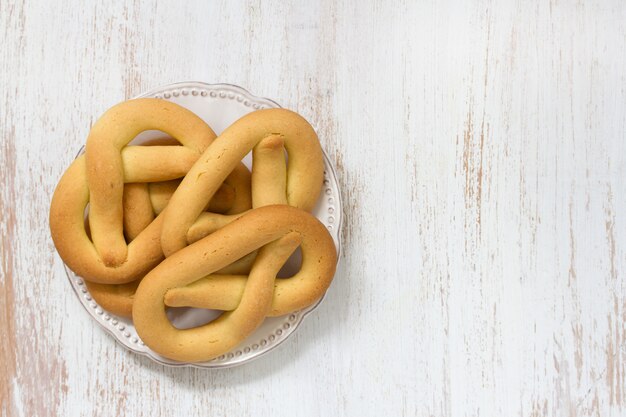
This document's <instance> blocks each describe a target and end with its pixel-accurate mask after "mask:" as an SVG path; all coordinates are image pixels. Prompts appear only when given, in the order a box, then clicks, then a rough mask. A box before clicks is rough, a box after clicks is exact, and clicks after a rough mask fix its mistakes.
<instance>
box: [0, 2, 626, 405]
mask: <svg viewBox="0 0 626 417" xmlns="http://www.w3.org/2000/svg"><path fill="white" fill-rule="evenodd" d="M122 3H123V2H113V1H97V2H80V1H78V0H70V1H66V2H62V3H61V2H45V1H43V0H32V1H25V2H22V1H18V0H0V71H1V72H0V140H1V143H0V187H1V188H0V232H1V239H0V244H1V248H0V249H1V256H2V259H1V262H0V416H49V415H67V416H74V415H76V416H78V415H81V416H105V415H111V416H119V415H132V416H156V415H189V416H195V415H207V414H208V415H252V414H253V415H258V416H266V415H267V416H269V415H290V416H309V415H361V416H380V415H403V416H496V415H498V416H529V417H530V416H570V417H571V416H603V417H604V416H622V415H626V285H625V284H624V279H625V273H626V225H625V223H624V222H625V220H626V218H625V217H624V212H625V210H626V199H625V198H624V195H625V193H626V183H625V178H626V172H625V167H626V164H625V162H626V161H625V160H624V158H625V155H626V52H625V51H626V49H625V48H624V45H625V44H626V5H624V3H623V2H619V1H585V2H570V1H538V2H513V1H498V2H496V1H487V0H484V1H483V0H480V1H472V2H453V1H442V2H438V1H421V2H413V1H382V0H379V1H362V2H347V1H345V2H333V1H329V0H322V1H320V2H280V1H270V2H260V1H251V2H243V1H221V2H205V1H200V0H197V1H188V2H174V1H156V0H150V1H143V2H140V1H135V2H125V4H122ZM187 80H199V81H206V82H228V83H233V84H238V85H241V86H243V87H245V88H247V89H249V90H250V91H251V92H253V93H254V94H258V95H262V96H267V97H271V98H273V99H275V100H276V101H278V102H279V103H281V104H282V105H283V106H285V107H287V108H290V109H293V110H296V111H298V112H300V113H301V114H302V115H303V116H304V117H306V118H307V119H308V120H310V121H311V123H312V124H313V125H314V126H315V127H316V129H317V131H318V133H319V134H320V137H321V140H322V142H323V146H324V148H325V149H326V150H327V152H328V153H329V155H330V156H331V159H333V161H334V162H335V164H336V166H337V168H338V171H339V176H340V180H341V183H342V186H343V197H344V205H345V218H346V221H345V223H344V226H345V228H344V231H343V232H344V241H345V247H344V259H343V262H342V264H341V266H340V268H339V270H338V273H337V276H336V280H335V282H334V283H333V285H332V287H331V291H330V293H329V294H328V297H327V298H326V300H325V302H324V303H323V304H322V306H321V307H320V308H319V309H318V310H317V311H316V312H315V314H313V315H312V316H310V317H309V318H307V320H305V322H304V323H303V325H302V327H301V328H300V329H299V330H298V332H296V334H295V335H294V337H293V338H292V339H291V340H290V341H289V342H287V343H285V344H284V345H283V346H282V347H281V348H280V349H277V350H276V351H273V352H272V353H270V354H268V355H267V356H265V357H263V358H262V359H259V360H257V361H256V362H254V363H251V364H249V365H246V366H243V367H239V368H235V369H226V370H218V371H212V372H207V371H202V370H195V369H169V368H164V367H162V366H159V365H156V364H154V363H152V362H151V361H150V360H148V359H145V358H143V357H138V356H137V355H133V354H131V353H129V352H127V351H125V350H123V349H122V348H121V347H120V346H118V345H117V344H116V343H115V342H114V340H113V338H112V337H109V336H108V335H107V334H105V332H104V331H102V330H101V329H99V328H97V327H95V325H94V323H93V322H92V321H91V319H90V318H89V317H88V315H87V314H86V313H85V312H84V311H83V310H82V307H81V306H80V305H79V303H78V302H77V300H76V299H75V296H74V294H73V293H72V291H71V288H70V285H69V284H68V282H67V280H66V277H65V274H64V272H63V269H62V264H61V262H60V260H59V258H58V256H56V254H55V251H54V247H53V245H52V241H51V239H50V237H49V233H48V227H47V213H48V207H49V201H50V197H51V195H52V191H53V189H54V186H55V184H56V182H57V180H58V179H59V177H60V175H61V173H62V172H63V171H64V169H65V168H66V167H67V166H68V165H69V163H70V161H71V160H72V158H73V156H74V154H75V152H76V151H77V150H78V148H79V147H80V146H81V144H82V143H84V141H85V138H86V137H87V133H88V131H89V127H90V125H91V124H92V123H93V122H94V120H95V119H96V118H97V117H98V116H99V115H100V114H101V113H102V112H103V111H104V110H106V109H107V108H108V107H110V106H111V105H113V104H115V103H117V102H119V101H121V100H124V99H125V98H129V97H132V96H134V95H136V94H139V93H141V92H142V91H146V90H147V89H151V88H153V87H155V86H159V85H163V84H167V83H171V82H176V81H187Z"/></svg>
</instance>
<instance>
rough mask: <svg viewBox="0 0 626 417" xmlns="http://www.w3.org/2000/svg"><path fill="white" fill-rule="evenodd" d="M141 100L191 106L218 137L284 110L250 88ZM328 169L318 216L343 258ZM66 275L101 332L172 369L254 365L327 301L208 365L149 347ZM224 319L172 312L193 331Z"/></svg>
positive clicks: (210, 88)
mask: <svg viewBox="0 0 626 417" xmlns="http://www.w3.org/2000/svg"><path fill="white" fill-rule="evenodd" d="M139 97H155V98H161V99H165V100H170V101H172V102H174V103H176V104H179V105H181V106H183V107H186V108H188V109H189V110H191V111H193V112H194V113H196V114H197V115H198V116H200V117H201V118H202V119H204V120H205V121H206V122H207V123H208V124H209V126H211V127H212V128H213V130H214V131H215V133H217V134H218V135H219V134H220V133H221V132H222V131H223V130H224V129H225V128H226V127H228V126H229V125H231V124H232V123H233V122H234V121H235V120H237V119H239V118H240V117H242V116H244V115H245V114H247V113H250V112H252V111H255V110H258V109H265V108H271V107H280V106H279V105H278V104H277V103H275V102H274V101H272V100H269V99H267V98H262V97H256V96H254V95H252V94H250V93H249V92H248V91H246V90H245V89H243V88H241V87H238V86H235V85H230V84H206V83H201V82H184V83H176V84H170V85H167V86H164V87H160V88H157V89H155V90H152V91H150V92H147V93H145V94H142V95H141V96H139ZM139 97H137V98H139ZM162 136H163V134H162V133H161V132H156V131H147V132H143V133H142V134H141V135H139V136H138V137H137V139H136V140H135V142H136V141H139V142H141V141H143V140H147V139H152V138H156V137H162ZM243 162H244V163H245V164H246V165H247V166H248V168H250V166H251V157H250V155H248V156H246V158H244V160H243ZM324 165H325V170H324V186H323V187H322V193H321V195H320V198H319V200H318V202H317V205H316V207H315V209H314V210H313V211H312V213H313V215H315V216H316V217H317V218H318V219H319V220H320V221H321V222H322V223H323V224H324V225H325V226H326V227H327V229H328V231H329V232H330V234H331V236H332V238H333V240H334V242H335V246H336V247H337V253H338V254H341V239H340V237H341V235H340V231H341V221H342V209H341V194H340V192H339V184H338V182H337V176H336V174H335V170H334V168H333V166H332V164H331V163H330V161H329V159H328V156H327V155H326V153H324ZM290 261H291V262H289V263H288V264H287V265H286V266H285V268H283V271H284V272H285V273H286V274H290V273H293V272H295V269H296V268H297V267H296V266H295V265H297V264H298V261H297V259H296V260H290ZM65 270H66V272H67V276H68V278H69V281H70V283H71V285H72V288H73V289H74V291H75V293H76V295H77V296H78V299H79V301H80V302H81V304H82V305H83V306H84V307H85V309H86V310H87V312H88V313H89V315H91V316H92V317H93V318H94V320H95V321H96V322H97V323H98V324H99V325H100V327H102V328H103V329H104V330H106V331H107V332H109V333H110V334H111V335H112V336H113V337H114V338H115V339H116V340H117V341H118V342H119V343H121V344H122V345H123V346H124V347H126V348H127V349H129V350H131V351H133V352H136V353H139V354H142V355H145V356H147V357H149V358H151V359H152V360H154V361H156V362H158V363H161V364H163V365H169V366H193V367H197V368H225V367H230V366H236V365H242V364H244V363H246V362H250V361H251V360H253V359H255V358H258V357H259V356H261V355H263V354H265V353H267V352H269V351H271V350H272V349H275V348H276V347H277V346H279V345H280V344H281V343H283V342H284V341H285V340H287V339H288V338H289V337H290V336H291V335H292V334H293V333H294V332H295V331H296V329H297V328H298V326H299V325H300V323H301V322H302V320H303V319H304V318H305V317H306V316H307V315H308V314H309V313H311V312H312V311H313V310H315V308H316V307H317V306H318V305H319V303H320V302H321V301H322V300H320V301H318V302H317V303H316V304H314V305H311V306H309V307H307V308H305V309H303V310H300V311H297V312H294V313H291V314H289V315H285V316H280V317H270V318H266V319H265V321H264V322H263V324H262V325H261V326H260V327H259V328H258V329H257V330H256V331H255V332H254V333H253V334H252V335H250V337H248V338H247V339H246V340H244V341H243V342H242V343H241V344H240V345H239V346H237V347H236V348H235V349H233V350H232V351H230V352H228V353H226V354H224V355H222V356H220V357H218V358H215V359H213V360H210V361H208V362H194V363H188V362H178V361H173V360H171V359H167V358H164V357H163V356H160V355H159V354H157V353H155V352H153V351H152V350H151V349H150V348H148V346H146V345H145V344H144V343H143V342H142V341H141V339H140V338H139V336H138V335H137V332H136V331H135V327H134V326H133V323H132V321H131V320H130V319H126V318H123V317H117V316H115V315H112V314H110V313H108V312H107V311H106V310H104V309H103V308H102V307H100V306H99V305H98V304H97V303H96V302H95V300H94V299H93V298H92V297H91V295H90V294H89V290H88V289H87V287H86V285H85V283H84V282H83V279H82V278H81V277H79V276H77V275H76V274H74V272H73V271H72V270H70V269H69V268H68V267H67V266H65ZM219 314H220V312H219V311H211V310H202V309H194V308H176V309H169V311H168V316H169V318H170V320H171V321H172V323H173V324H174V325H175V326H176V327H179V328H189V327H195V326H198V325H201V324H204V323H206V322H208V321H209V320H212V319H214V318H215V317H217V316H219Z"/></svg>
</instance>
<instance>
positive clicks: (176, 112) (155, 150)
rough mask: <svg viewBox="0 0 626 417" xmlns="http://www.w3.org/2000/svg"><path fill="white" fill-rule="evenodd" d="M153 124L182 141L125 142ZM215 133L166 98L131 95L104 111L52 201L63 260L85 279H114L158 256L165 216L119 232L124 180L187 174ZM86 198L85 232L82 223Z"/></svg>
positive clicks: (138, 271) (139, 270)
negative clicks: (129, 233) (133, 232)
mask: <svg viewBox="0 0 626 417" xmlns="http://www.w3.org/2000/svg"><path fill="white" fill-rule="evenodd" d="M151 129H157V130H161V131H164V132H166V133H168V134H169V135H171V136H173V137H175V138H176V139H178V140H179V141H180V142H181V143H182V144H183V146H126V147H124V146H125V145H126V144H127V143H128V142H130V141H131V140H132V139H133V138H134V137H135V136H136V135H137V134H139V133H141V132H142V131H144V130H151ZM214 138H215V133H214V132H213V130H212V129H211V128H210V127H209V126H208V125H207V124H206V123H204V121H203V120H202V119H200V118H199V117H198V116H196V115H195V114H194V113H192V112H191V111H189V110H187V109H185V108H183V107H181V106H178V105H176V104H174V103H171V102H168V101H166V100H158V99H137V100H130V101H126V102H123V103H120V104H118V105H116V106H114V107H113V108H111V109H110V110H108V111H107V112H106V113H105V114H104V115H103V116H102V117H101V118H100V119H99V120H98V121H97V122H96V124H95V125H94V126H93V128H92V129H91V132H90V135H89V138H88V140H87V146H86V151H85V155H83V156H80V157H78V158H77V159H76V160H75V161H74V162H73V163H72V165H71V166H70V167H69V168H68V169H67V171H66V172H65V173H64V174H63V177H62V178H61V180H60V181H59V184H58V185H57V188H56V189H55V192H54V195H53V197H52V202H51V206H50V230H51V234H52V238H53V241H54V243H55V246H56V248H57V251H58V252H59V254H60V255H61V258H62V259H63V260H64V262H65V263H66V264H67V265H68V266H69V267H70V268H71V269H72V270H73V271H74V272H75V273H76V274H78V275H80V276H82V277H83V278H85V279H86V280H88V281H92V282H99V283H108V284H119V283H127V282H131V281H134V280H136V279H139V278H141V277H142V276H143V275H145V273H146V272H148V271H149V270H150V269H152V268H153V267H154V266H156V265H157V264H158V263H159V262H160V261H161V260H162V259H163V252H162V250H161V245H160V241H159V240H160V235H161V224H162V219H163V216H162V215H159V216H157V218H156V219H154V221H152V222H151V223H150V224H149V225H148V226H147V227H145V229H144V230H143V231H142V232H141V233H139V234H138V235H137V236H136V237H135V238H134V239H133V240H132V242H131V243H130V244H128V245H127V244H126V241H125V240H124V235H123V225H122V224H123V219H122V195H123V188H124V187H123V186H124V182H127V183H137V182H150V181H166V180H171V179H175V178H180V177H181V176H183V175H185V174H186V173H187V171H188V170H189V168H190V167H191V165H192V164H193V163H194V162H195V161H196V160H197V159H198V157H199V156H200V154H201V153H202V151H204V149H205V148H206V147H207V146H208V145H209V144H210V143H211V142H212V141H213V139H214ZM88 203H89V205H90V206H89V221H90V229H91V238H92V239H93V243H92V241H91V239H90V237H89V236H88V234H87V231H86V229H85V225H84V212H85V207H86V206H87V204H88Z"/></svg>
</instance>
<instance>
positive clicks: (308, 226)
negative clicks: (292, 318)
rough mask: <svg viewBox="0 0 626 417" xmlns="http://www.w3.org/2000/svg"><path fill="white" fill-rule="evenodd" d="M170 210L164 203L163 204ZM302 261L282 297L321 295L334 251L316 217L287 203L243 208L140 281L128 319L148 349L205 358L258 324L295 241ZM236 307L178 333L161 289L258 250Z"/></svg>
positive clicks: (171, 355)
mask: <svg viewBox="0 0 626 417" xmlns="http://www.w3.org/2000/svg"><path fill="white" fill-rule="evenodd" d="M168 210H169V208H168ZM299 245H300V246H301V249H302V266H301V268H300V271H299V272H298V273H297V274H296V275H294V276H293V277H291V278H289V279H287V280H285V281H291V282H292V283H293V284H292V286H291V288H292V290H291V291H289V293H288V294H281V295H282V296H284V297H288V298H289V297H293V298H299V299H300V303H302V304H304V305H309V304H311V303H313V302H314V301H316V300H317V299H318V298H319V297H320V296H321V294H323V293H324V292H325V291H326V289H327V288H328V286H329V285H330V282H331V281H332V278H333V275H334V273H335V266H336V263H337V253H336V250H335V245H334V243H333V240H332V238H331V237H330V235H329V234H328V231H327V230H326V228H325V227H324V225H323V224H321V223H320V222H319V221H318V220H317V219H316V218H315V217H313V216H312V215H310V214H308V213H307V212H305V211H303V210H299V209H296V208H293V207H289V206H286V205H276V206H266V207H261V208H257V209H254V210H251V211H249V212H247V213H246V214H245V215H244V216H242V217H241V218H239V219H237V220H235V221H233V222H232V223H230V224H228V225H226V226H224V227H223V228H221V229H220V230H218V231H216V232H214V233H212V234H210V235H209V236H207V237H205V238H203V239H202V240H200V241H198V242H196V243H194V244H192V245H190V246H188V247H185V248H184V249H182V250H180V251H178V252H176V253H174V254H172V255H171V256H170V257H168V258H166V259H165V260H164V261H163V262H162V263H161V264H159V265H158V266H157V267H156V268H155V269H153V270H152V271H150V272H149V273H148V274H147V275H146V276H145V278H144V279H143V280H142V281H141V283H140V284H139V288H137V293H136V294H135V300H134V303H133V322H134V324H135V328H136V330H137V333H138V334H139V336H140V337H141V339H142V340H143V341H144V343H146V345H148V346H149V347H150V348H151V349H152V350H154V351H156V352H157V353H159V354H161V355H163V356H166V357H168V358H171V359H175V360H179V361H193V362H195V361H206V360H210V359H212V358H215V357H217V356H219V355H221V354H223V353H225V352H227V351H229V350H230V349H232V348H233V347H235V346H237V345H238V344H239V343H241V341H243V340H244V339H245V338H246V337H247V336H248V335H250V334H251V333H252V332H253V331H254V330H255V329H256V328H257V327H258V326H259V325H260V324H261V323H262V321H263V319H264V318H265V317H266V315H267V313H268V312H269V311H270V309H271V305H272V300H273V299H274V298H275V297H276V293H275V288H274V279H275V277H276V274H277V273H278V270H279V269H280V268H281V267H282V265H283V263H284V262H285V261H286V260H287V258H288V257H289V255H290V254H291V253H292V252H293V250H294V249H295V248H296V247H297V246H299ZM259 248H261V250H260V251H259V254H258V256H257V259H256V261H255V263H254V265H253V267H252V270H251V271H250V274H249V276H248V278H247V281H246V284H245V289H244V291H243V294H242V297H241V300H240V302H239V303H238V305H237V307H236V308H235V309H234V310H233V311H231V312H227V313H224V314H222V315H221V316H220V317H219V318H218V319H216V320H214V321H212V322H210V323H208V324H205V325H203V326H200V327H195V328H192V329H185V330H179V329H177V328H175V327H174V326H173V325H172V324H171V323H170V321H169V320H168V318H167V316H166V314H165V306H164V304H163V300H164V299H165V298H166V296H167V293H168V291H172V290H173V289H177V288H184V287H185V286H187V285H189V284H192V283H193V282H195V281H197V280H198V279H199V278H201V277H203V276H206V275H209V274H211V273H213V272H214V271H217V270H219V269H220V268H222V267H224V266H226V265H228V264H229V263H231V262H233V261H234V260H236V259H238V258H240V257H242V256H244V255H245V254H247V253H249V252H251V251H253V250H255V249H259Z"/></svg>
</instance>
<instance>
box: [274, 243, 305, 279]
mask: <svg viewBox="0 0 626 417" xmlns="http://www.w3.org/2000/svg"><path fill="white" fill-rule="evenodd" d="M301 266H302V250H300V247H298V248H297V249H296V250H295V251H294V252H293V254H292V255H291V256H290V257H289V259H287V262H285V265H283V267H282V268H281V269H280V271H278V275H277V277H278V278H282V279H285V278H291V277H292V276H294V275H295V274H297V273H298V271H299V270H300V267H301Z"/></svg>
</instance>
